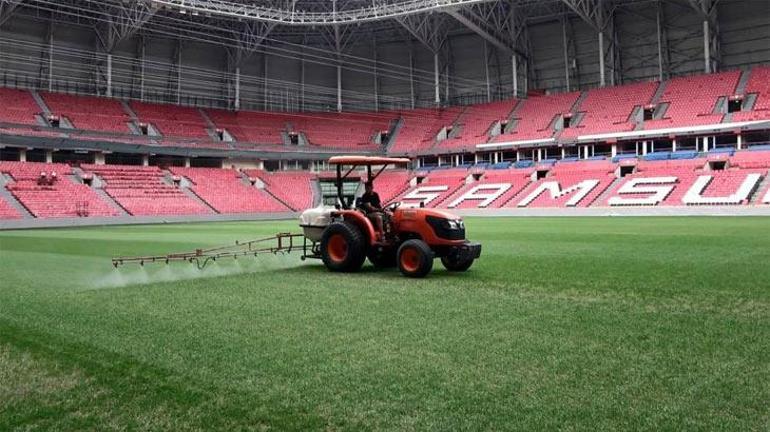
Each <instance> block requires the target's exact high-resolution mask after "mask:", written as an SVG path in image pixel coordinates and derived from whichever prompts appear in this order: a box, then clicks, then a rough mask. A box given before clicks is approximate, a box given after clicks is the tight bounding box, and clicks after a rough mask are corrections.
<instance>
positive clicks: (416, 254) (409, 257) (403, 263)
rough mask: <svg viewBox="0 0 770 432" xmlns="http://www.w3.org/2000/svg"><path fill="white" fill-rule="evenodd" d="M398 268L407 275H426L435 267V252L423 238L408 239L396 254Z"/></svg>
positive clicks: (414, 276)
mask: <svg viewBox="0 0 770 432" xmlns="http://www.w3.org/2000/svg"><path fill="white" fill-rule="evenodd" d="M396 256H397V261H398V269H399V270H400V271H401V274H403V275H404V276H407V277H413V278H421V277H425V275H427V274H428V273H430V271H431V269H433V258H434V256H435V255H434V254H433V251H432V250H431V249H430V247H429V246H428V245H427V244H426V243H425V242H424V241H422V240H407V241H405V242H404V243H403V244H401V246H400V247H399V248H398V253H397V254H396Z"/></svg>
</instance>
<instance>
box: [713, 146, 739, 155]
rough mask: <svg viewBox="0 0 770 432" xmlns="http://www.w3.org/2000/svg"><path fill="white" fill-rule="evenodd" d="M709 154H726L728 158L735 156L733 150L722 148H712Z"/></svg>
mask: <svg viewBox="0 0 770 432" xmlns="http://www.w3.org/2000/svg"><path fill="white" fill-rule="evenodd" d="M709 153H727V154H729V155H730V156H732V155H734V154H735V149H734V148H730V147H723V148H713V149H711V150H709Z"/></svg>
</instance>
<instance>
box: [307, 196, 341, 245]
mask: <svg viewBox="0 0 770 432" xmlns="http://www.w3.org/2000/svg"><path fill="white" fill-rule="evenodd" d="M332 211H334V208H333V207H326V206H324V205H320V206H318V207H314V208H311V209H307V210H305V211H303V212H302V214H301V215H300V216H299V226H300V227H301V228H302V231H303V232H304V234H305V237H307V238H308V239H310V240H312V241H314V242H319V241H321V235H322V234H323V232H324V229H326V227H327V226H329V224H330V223H331V222H332V217H331V213H332Z"/></svg>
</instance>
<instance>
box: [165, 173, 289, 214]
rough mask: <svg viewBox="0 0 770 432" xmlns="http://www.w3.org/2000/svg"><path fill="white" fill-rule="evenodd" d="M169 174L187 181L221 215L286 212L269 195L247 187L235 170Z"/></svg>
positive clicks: (244, 180)
mask: <svg viewBox="0 0 770 432" xmlns="http://www.w3.org/2000/svg"><path fill="white" fill-rule="evenodd" d="M169 171H170V172H171V173H172V174H174V175H177V176H183V177H185V178H187V179H188V180H189V181H190V182H191V183H192V186H191V189H192V191H193V192H195V194H196V195H198V196H199V197H200V198H201V199H202V200H204V201H205V202H206V203H207V204H208V205H209V206H211V207H212V208H214V209H215V210H216V211H217V212H218V213H262V212H285V211H287V208H286V206H284V205H283V204H281V203H279V202H278V201H277V200H276V199H275V198H273V197H272V196H270V195H269V194H268V193H266V192H265V191H263V190H260V189H258V188H257V187H256V186H254V185H251V184H247V183H248V181H247V179H245V178H244V177H243V176H242V175H241V173H240V172H238V171H236V170H233V169H220V168H179V167H170V168H169Z"/></svg>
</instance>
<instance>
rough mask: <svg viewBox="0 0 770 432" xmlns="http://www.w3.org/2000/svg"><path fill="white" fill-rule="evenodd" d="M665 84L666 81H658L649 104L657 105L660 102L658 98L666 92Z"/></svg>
mask: <svg viewBox="0 0 770 432" xmlns="http://www.w3.org/2000/svg"><path fill="white" fill-rule="evenodd" d="M666 84H667V81H661V82H658V89H657V90H655V93H654V94H653V95H652V99H650V104H652V105H657V104H659V103H660V98H662V97H663V93H665V92H666Z"/></svg>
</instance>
